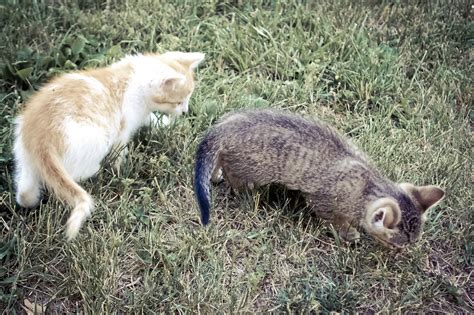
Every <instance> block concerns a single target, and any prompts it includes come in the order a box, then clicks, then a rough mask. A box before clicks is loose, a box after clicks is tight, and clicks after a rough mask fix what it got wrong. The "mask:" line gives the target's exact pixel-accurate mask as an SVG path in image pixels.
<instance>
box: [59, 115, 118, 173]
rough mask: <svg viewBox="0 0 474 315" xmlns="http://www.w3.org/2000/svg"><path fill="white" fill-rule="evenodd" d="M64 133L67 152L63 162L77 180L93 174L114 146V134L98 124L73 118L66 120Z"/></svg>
mask: <svg viewBox="0 0 474 315" xmlns="http://www.w3.org/2000/svg"><path fill="white" fill-rule="evenodd" d="M64 133H65V138H66V139H65V140H66V152H65V154H64V157H63V163H64V167H65V168H66V170H67V172H68V173H69V174H70V175H71V176H72V178H74V180H76V181H78V180H81V179H86V178H89V177H91V176H93V175H94V174H95V173H97V171H99V168H100V162H101V161H102V160H103V159H104V157H105V156H106V155H107V153H108V152H109V151H110V149H111V148H112V144H113V135H111V134H110V133H108V132H107V131H106V130H104V129H103V128H101V127H99V126H97V125H94V124H91V123H85V122H77V121H75V120H73V119H72V118H68V119H66V120H65V121H64Z"/></svg>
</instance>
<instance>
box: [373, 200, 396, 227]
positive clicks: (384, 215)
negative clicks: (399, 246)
mask: <svg viewBox="0 0 474 315" xmlns="http://www.w3.org/2000/svg"><path fill="white" fill-rule="evenodd" d="M400 219H401V214H400V208H399V207H398V205H397V203H396V202H395V201H394V200H392V199H390V198H380V199H377V200H376V201H374V202H373V203H372V204H371V205H370V206H369V209H368V210H367V217H366V221H367V222H366V224H367V225H368V226H369V227H370V228H371V229H373V230H375V231H380V232H382V231H384V230H386V229H393V228H394V227H395V226H397V224H398V223H399V222H400Z"/></svg>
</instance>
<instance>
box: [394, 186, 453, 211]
mask: <svg viewBox="0 0 474 315" xmlns="http://www.w3.org/2000/svg"><path fill="white" fill-rule="evenodd" d="M400 187H401V188H402V189H403V190H404V191H405V192H407V193H408V194H410V195H411V196H412V197H413V198H414V199H415V201H416V202H418V204H419V205H420V206H421V212H425V211H426V210H428V209H430V208H432V207H434V206H435V205H437V204H438V203H439V202H440V201H441V200H443V198H444V195H445V193H444V190H443V189H441V188H439V187H438V186H433V185H428V186H415V185H412V184H408V183H402V184H400Z"/></svg>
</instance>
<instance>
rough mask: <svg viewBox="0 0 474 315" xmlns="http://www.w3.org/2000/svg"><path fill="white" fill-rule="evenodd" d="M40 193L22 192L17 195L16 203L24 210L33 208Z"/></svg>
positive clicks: (37, 201)
mask: <svg viewBox="0 0 474 315" xmlns="http://www.w3.org/2000/svg"><path fill="white" fill-rule="evenodd" d="M39 201H40V193H39V189H38V190H37V191H22V192H19V193H17V199H16V202H17V203H18V204H19V205H20V206H22V207H24V208H34V207H35V206H37V205H38V204H39Z"/></svg>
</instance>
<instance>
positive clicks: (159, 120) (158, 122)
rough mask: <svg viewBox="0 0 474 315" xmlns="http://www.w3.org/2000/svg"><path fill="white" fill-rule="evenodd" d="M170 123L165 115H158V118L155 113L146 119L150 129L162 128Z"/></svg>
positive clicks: (169, 119)
mask: <svg viewBox="0 0 474 315" xmlns="http://www.w3.org/2000/svg"><path fill="white" fill-rule="evenodd" d="M170 123H171V118H170V117H168V116H166V115H160V116H159V117H158V116H156V115H155V113H150V116H149V117H148V125H149V126H151V127H154V128H156V127H164V126H168V125H169V124H170Z"/></svg>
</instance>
